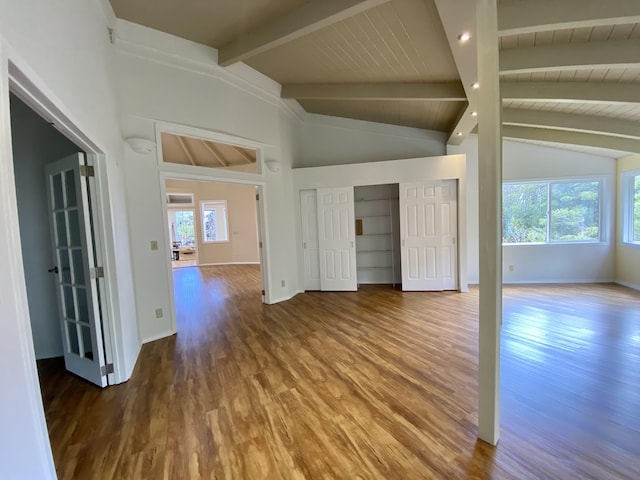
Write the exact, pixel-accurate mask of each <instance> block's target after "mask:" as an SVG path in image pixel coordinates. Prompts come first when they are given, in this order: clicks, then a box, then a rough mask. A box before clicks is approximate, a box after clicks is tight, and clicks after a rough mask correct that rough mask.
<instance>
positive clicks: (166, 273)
mask: <svg viewBox="0 0 640 480" xmlns="http://www.w3.org/2000/svg"><path fill="white" fill-rule="evenodd" d="M118 38H119V40H118V45H119V48H118V55H117V59H116V72H117V85H118V104H119V106H120V110H121V115H122V116H121V122H122V129H123V132H124V136H125V137H128V136H143V137H146V138H149V139H154V138H155V135H156V132H155V129H156V125H157V124H158V123H159V122H160V123H163V124H171V125H174V126H175V125H178V126H188V127H189V128H197V129H198V130H199V131H202V132H204V133H206V134H211V135H217V136H227V137H232V138H234V139H235V140H236V141H238V142H240V143H242V142H243V141H246V142H250V143H251V145H254V146H256V148H258V149H259V150H260V152H261V155H262V158H263V159H274V160H278V161H279V162H280V166H281V169H280V171H279V172H278V173H271V172H269V171H264V170H265V169H263V173H261V174H246V173H238V172H232V171H222V170H220V169H205V168H200V169H198V168H197V167H190V166H177V165H160V164H159V159H158V158H157V156H155V155H149V156H142V155H139V154H135V153H134V152H132V151H131V150H129V149H127V154H126V161H125V170H126V185H127V191H128V196H129V220H130V233H131V245H132V252H133V256H132V258H133V269H134V278H135V291H136V299H137V309H138V310H137V311H138V318H139V324H140V333H141V336H142V338H143V340H144V341H150V340H153V339H157V338H161V337H163V336H166V335H170V334H171V333H173V329H174V326H173V321H172V318H171V315H170V312H171V310H172V293H171V292H172V285H171V276H170V273H171V272H170V268H169V264H168V262H167V261H166V260H165V254H166V251H167V250H166V248H160V249H159V250H158V251H152V250H151V249H150V242H151V240H157V241H159V242H160V244H161V245H164V243H165V231H166V228H167V227H166V223H167V222H166V219H165V218H164V214H163V209H162V208H163V198H162V188H161V176H162V175H169V176H171V177H174V178H179V177H180V175H174V174H173V173H174V172H179V173H180V174H184V175H200V176H201V178H203V179H204V178H206V179H208V180H218V181H220V180H223V181H238V182H248V183H253V184H261V185H263V186H264V202H265V207H266V212H265V220H266V222H265V223H266V224H267V228H268V232H269V233H268V235H267V237H266V238H264V239H263V244H264V246H265V248H264V253H265V257H266V262H267V263H268V264H269V267H270V268H269V269H268V271H267V278H266V281H267V293H268V297H267V302H269V303H273V302H277V301H280V300H284V299H287V298H290V297H291V296H292V295H294V294H295V293H296V292H297V289H298V286H297V269H296V265H291V262H290V261H289V260H290V255H289V252H291V251H292V250H293V249H294V248H295V230H294V228H295V227H294V223H293V222H294V221H293V207H292V203H291V164H292V162H293V157H294V156H295V155H297V154H298V153H299V148H300V147H299V145H298V141H297V140H296V138H299V136H300V127H299V125H298V123H299V122H298V120H297V119H296V117H295V115H294V113H292V112H289V111H287V110H286V109H285V108H284V106H283V103H282V102H281V100H280V99H279V97H278V96H277V95H276V94H272V93H269V92H266V91H265V90H263V89H259V88H257V87H255V86H254V85H252V84H251V83H249V82H247V81H244V80H242V79H241V78H239V77H236V76H234V75H233V74H231V73H229V72H228V71H225V70H224V69H222V68H220V67H218V66H217V65H216V62H215V58H216V52H215V50H213V49H208V48H206V47H202V46H201V45H196V44H193V43H191V42H188V41H185V40H181V39H177V38H175V37H172V36H170V35H166V34H163V33H160V32H157V31H154V30H150V29H147V28H144V27H140V26H136V25H133V24H129V23H127V22H121V21H118ZM158 45H161V46H162V48H163V49H164V51H160V50H157V49H156V46H158ZM168 52H174V53H175V52H179V55H178V54H175V55H174V54H173V53H168ZM163 172H164V173H163ZM167 172H170V173H167ZM183 178H184V177H183ZM194 178H195V177H194ZM165 247H166V245H165ZM282 281H284V286H282ZM157 308H162V309H163V312H164V316H163V318H160V319H157V318H156V317H155V310H156V309H157Z"/></svg>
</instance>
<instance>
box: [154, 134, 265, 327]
mask: <svg viewBox="0 0 640 480" xmlns="http://www.w3.org/2000/svg"><path fill="white" fill-rule="evenodd" d="M156 138H157V139H158V145H159V147H160V148H159V149H158V161H159V164H160V171H161V187H162V195H163V199H164V200H165V201H164V202H163V210H164V215H165V216H166V218H167V229H166V234H165V238H166V248H167V261H168V262H171V267H172V268H170V269H169V273H170V275H171V278H170V284H171V287H172V290H173V294H172V297H171V301H172V313H173V316H172V320H173V322H174V323H173V327H174V331H176V332H178V331H179V330H180V328H179V327H180V325H184V322H183V321H181V319H179V318H177V315H179V314H180V315H183V312H185V311H190V310H193V309H192V308H191V307H193V308H197V305H198V304H200V303H202V302H201V300H202V298H203V296H209V299H211V298H217V299H222V298H225V297H227V296H229V295H236V294H239V293H238V292H240V291H242V295H245V296H246V297H247V299H248V300H250V299H255V300H257V301H258V304H261V303H269V290H268V282H267V278H268V274H267V268H268V265H267V258H266V256H265V255H264V254H263V252H264V251H265V248H266V243H265V240H264V239H265V238H266V222H265V221H264V218H265V217H264V214H265V203H266V199H265V195H264V176H263V174H261V173H260V172H261V170H262V169H261V163H262V145H261V144H258V143H255V142H251V141H248V140H244V139H237V138H233V137H230V136H228V135H225V134H219V133H215V132H209V131H204V130H199V129H195V128H191V127H184V126H179V125H168V124H158V125H157V126H156ZM182 267H190V268H182ZM238 279H240V280H238ZM196 285H199V286H198V287H196ZM194 288H195V291H194ZM196 293H197V295H196ZM194 295H195V296H194ZM198 295H199V296H198ZM186 298H190V299H191V303H189V304H186V305H185V303H184V299H186ZM207 308H208V307H207ZM189 322H190V320H189Z"/></svg>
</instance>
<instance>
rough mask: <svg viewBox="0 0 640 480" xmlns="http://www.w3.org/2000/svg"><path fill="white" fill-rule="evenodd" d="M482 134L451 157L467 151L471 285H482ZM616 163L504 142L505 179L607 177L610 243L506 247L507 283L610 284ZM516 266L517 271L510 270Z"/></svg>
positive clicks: (606, 226)
mask: <svg viewBox="0 0 640 480" xmlns="http://www.w3.org/2000/svg"><path fill="white" fill-rule="evenodd" d="M477 148H478V142H477V137H476V136H470V137H468V138H467V139H466V140H465V141H464V143H463V144H462V146H460V147H453V146H449V147H448V152H449V153H466V155H467V159H468V164H467V174H468V185H469V190H468V197H467V198H468V208H469V217H468V223H467V227H468V232H469V250H468V258H469V283H477V282H478V221H477V219H478V213H477V211H478V207H477V203H478V174H477V171H478V170H477V162H478V154H477ZM615 168H616V167H615V160H614V159H612V158H607V157H601V156H596V155H589V154H586V153H579V152H573V151H569V150H561V149H556V148H550V147H546V146H541V145H533V144H529V143H520V142H515V141H511V140H504V144H503V178H504V180H505V181H516V180H535V179H544V180H550V179H556V178H580V177H585V176H587V177H589V176H595V177H602V178H604V179H605V193H604V198H603V211H604V215H605V216H604V222H603V225H602V227H603V230H602V231H603V236H604V240H605V241H604V242H602V243H598V244H581V245H577V244H566V245H557V244H556V245H521V246H518V245H505V246H504V247H503V281H504V283H529V282H532V283H535V282H607V281H612V280H613V278H614V271H615V244H614V241H613V232H614V230H613V225H614V224H615V213H614V212H615V210H614V209H615V190H616V187H615ZM509 265H513V267H514V270H513V271H510V270H509Z"/></svg>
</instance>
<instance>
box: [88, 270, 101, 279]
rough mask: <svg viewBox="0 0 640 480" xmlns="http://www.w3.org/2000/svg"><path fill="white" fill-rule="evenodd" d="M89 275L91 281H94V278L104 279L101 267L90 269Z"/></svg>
mask: <svg viewBox="0 0 640 480" xmlns="http://www.w3.org/2000/svg"><path fill="white" fill-rule="evenodd" d="M89 273H90V275H91V278H92V279H93V280H95V279H96V278H104V268H102V267H95V268H92V269H90V271H89Z"/></svg>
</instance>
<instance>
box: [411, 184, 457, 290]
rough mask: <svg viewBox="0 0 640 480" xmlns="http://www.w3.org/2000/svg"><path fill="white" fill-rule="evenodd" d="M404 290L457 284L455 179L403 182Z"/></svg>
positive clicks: (452, 286) (440, 287)
mask: <svg viewBox="0 0 640 480" xmlns="http://www.w3.org/2000/svg"><path fill="white" fill-rule="evenodd" d="M400 236H401V248H400V252H401V268H402V289H403V290H445V289H447V290H454V289H455V288H457V246H456V236H457V202H456V183H455V180H442V181H431V182H429V183H419V184H416V183H401V184H400Z"/></svg>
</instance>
